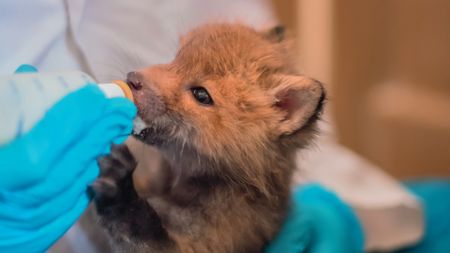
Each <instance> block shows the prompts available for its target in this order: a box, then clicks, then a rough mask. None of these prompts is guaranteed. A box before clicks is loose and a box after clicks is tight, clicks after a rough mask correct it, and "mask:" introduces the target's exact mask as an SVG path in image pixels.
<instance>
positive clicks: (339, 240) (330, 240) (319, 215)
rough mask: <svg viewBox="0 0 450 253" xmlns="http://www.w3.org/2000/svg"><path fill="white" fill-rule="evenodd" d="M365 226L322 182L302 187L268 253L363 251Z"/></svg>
mask: <svg viewBox="0 0 450 253" xmlns="http://www.w3.org/2000/svg"><path fill="white" fill-rule="evenodd" d="M363 251H364V238H363V232H362V228H361V226H360V224H359V221H358V220H357V218H356V216H355V214H354V213H353V211H352V209H351V208H350V207H348V206H347V205H346V204H345V203H344V202H342V201H341V200H340V199H339V198H338V197H337V196H336V195H335V194H333V193H331V192H329V191H327V190H325V189H324V188H322V187H321V186H319V185H316V184H312V185H306V186H301V187H299V188H297V189H296V190H295V191H294V192H293V196H292V204H291V210H290V213H289V215H288V216H287V218H286V221H285V224H284V225H283V227H282V229H281V231H280V233H279V234H278V236H277V237H276V238H275V239H274V240H273V241H272V242H271V244H270V245H269V246H268V247H267V248H266V251H265V252H266V253H280V252H282V253H300V252H308V253H330V252H333V253H360V252H363Z"/></svg>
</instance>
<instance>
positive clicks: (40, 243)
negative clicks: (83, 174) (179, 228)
mask: <svg viewBox="0 0 450 253" xmlns="http://www.w3.org/2000/svg"><path fill="white" fill-rule="evenodd" d="M89 201H90V197H89V195H88V194H87V193H86V194H83V195H82V196H80V198H79V200H78V201H77V202H76V204H75V205H74V206H73V207H72V208H71V209H70V211H69V212H67V213H65V214H64V215H62V216H60V217H58V218H57V219H55V220H53V221H52V222H51V223H49V224H47V225H46V226H44V227H41V228H40V229H39V230H35V231H33V230H31V231H22V233H18V232H14V231H15V230H10V231H6V232H7V233H8V234H11V235H14V234H19V236H16V237H10V238H8V239H7V240H0V252H44V251H46V250H47V249H48V248H49V247H50V246H51V245H52V244H54V243H55V242H56V241H57V240H58V239H59V238H61V237H62V236H63V235H64V233H65V232H66V231H67V230H68V229H69V228H70V227H71V226H72V225H73V224H74V223H75V222H76V220H77V219H78V218H79V217H80V216H81V215H82V214H83V212H84V210H86V208H87V206H88V205H89Z"/></svg>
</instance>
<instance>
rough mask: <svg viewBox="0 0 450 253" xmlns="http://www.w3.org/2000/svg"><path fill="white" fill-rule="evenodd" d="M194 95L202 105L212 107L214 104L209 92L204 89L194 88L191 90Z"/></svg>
mask: <svg viewBox="0 0 450 253" xmlns="http://www.w3.org/2000/svg"><path fill="white" fill-rule="evenodd" d="M191 92H192V95H193V96H194V98H195V99H196V100H197V101H198V102H199V103H201V104H204V105H212V104H214V102H213V100H212V98H211V96H210V95H209V93H208V91H207V90H206V89H205V88H203V87H193V88H191Z"/></svg>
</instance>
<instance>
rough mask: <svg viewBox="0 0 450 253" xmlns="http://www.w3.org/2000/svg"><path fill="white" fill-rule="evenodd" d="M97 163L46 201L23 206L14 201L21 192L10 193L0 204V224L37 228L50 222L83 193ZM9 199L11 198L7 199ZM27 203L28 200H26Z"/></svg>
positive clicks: (18, 227)
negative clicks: (70, 184) (0, 221)
mask: <svg viewBox="0 0 450 253" xmlns="http://www.w3.org/2000/svg"><path fill="white" fill-rule="evenodd" d="M97 171H98V165H97V164H96V163H95V162H93V163H92V164H91V166H90V168H88V169H87V170H85V171H84V173H83V175H81V176H80V177H79V178H78V180H77V181H76V182H75V183H74V184H73V185H72V186H70V187H69V188H68V189H66V190H65V191H64V192H61V193H59V194H58V195H56V196H53V198H51V199H49V200H48V201H41V202H40V203H39V202H37V203H39V204H38V205H36V206H31V207H23V206H21V205H17V202H14V201H15V200H14V198H15V197H19V198H21V197H22V196H23V195H22V194H14V193H11V194H10V196H8V199H7V200H6V201H5V202H4V203H2V204H0V207H1V209H0V219H1V220H2V225H6V226H9V227H11V228H16V229H26V230H30V229H37V228H39V227H42V226H44V225H45V224H48V223H50V222H51V221H52V220H53V219H55V218H57V217H58V216H60V215H62V214H64V213H67V212H69V211H70V208H72V207H73V205H74V203H75V202H76V201H77V200H78V199H79V198H80V195H82V194H85V193H86V191H87V190H88V187H89V185H90V184H91V183H92V182H93V181H94V179H95V178H96V175H97ZM9 199H11V200H10V201H9ZM26 203H28V202H26Z"/></svg>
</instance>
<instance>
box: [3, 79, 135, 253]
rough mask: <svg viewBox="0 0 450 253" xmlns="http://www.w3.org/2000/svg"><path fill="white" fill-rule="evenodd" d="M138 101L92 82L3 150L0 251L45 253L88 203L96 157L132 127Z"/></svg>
mask: <svg viewBox="0 0 450 253" xmlns="http://www.w3.org/2000/svg"><path fill="white" fill-rule="evenodd" d="M135 114H136V108H135V106H134V105H133V104H132V103H131V102H129V101H128V100H126V99H123V98H113V99H107V98H106V97H105V95H104V94H103V93H102V92H101V91H100V90H99V89H98V88H97V87H96V86H95V85H92V84H89V85H86V86H84V87H82V88H80V89H79V90H77V91H74V92H72V93H70V94H68V95H67V96H65V97H64V98H63V99H62V100H60V101H59V102H58V103H56V104H55V105H54V106H53V107H52V108H51V109H50V110H49V111H48V112H47V113H46V115H45V116H44V118H43V119H42V120H41V121H39V122H38V123H37V124H36V125H35V126H34V128H33V129H31V130H30V131H29V132H28V133H26V134H25V135H23V136H21V137H19V138H18V139H16V140H14V141H13V142H12V143H9V144H7V145H5V146H1V147H0V175H1V177H0V178H1V179H0V252H19V253H20V252H44V251H45V250H46V249H48V248H49V247H50V246H51V245H52V244H53V243H54V242H55V241H56V240H58V239H59V238H60V237H61V236H62V235H63V234H64V233H65V232H66V231H67V230H68V229H69V228H70V227H71V225H72V224H73V223H75V221H76V220H77V219H78V218H79V216H80V215H81V214H82V213H83V211H84V210H85V209H86V208H87V206H88V204H89V201H90V195H89V193H88V186H89V184H90V183H91V182H93V180H95V178H96V177H97V176H98V174H99V168H98V165H97V161H96V158H97V157H98V156H100V155H103V154H106V153H108V152H109V148H110V145H111V143H112V142H115V143H121V142H123V141H124V140H125V139H126V137H127V136H128V134H129V133H131V130H132V120H133V118H134V116H135Z"/></svg>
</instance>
